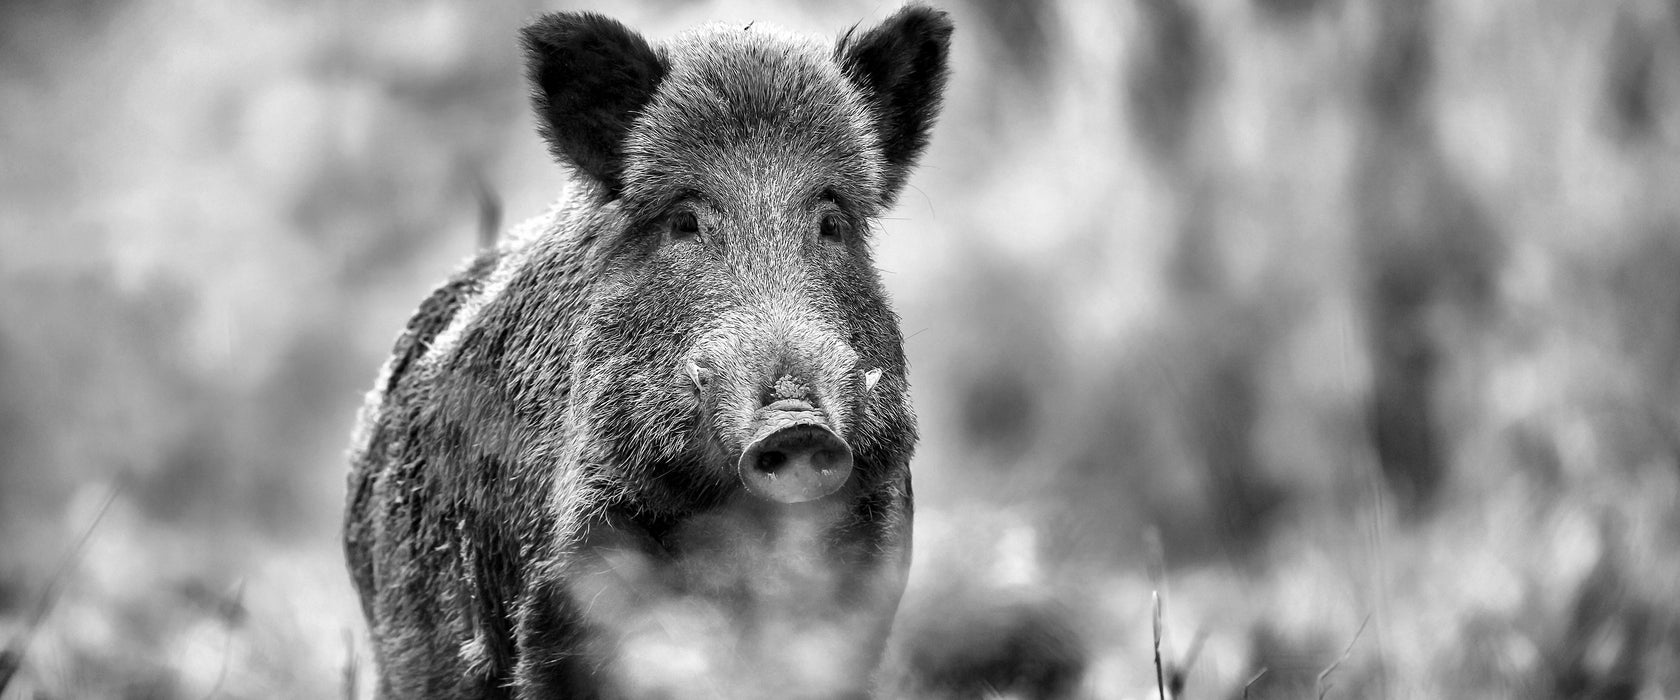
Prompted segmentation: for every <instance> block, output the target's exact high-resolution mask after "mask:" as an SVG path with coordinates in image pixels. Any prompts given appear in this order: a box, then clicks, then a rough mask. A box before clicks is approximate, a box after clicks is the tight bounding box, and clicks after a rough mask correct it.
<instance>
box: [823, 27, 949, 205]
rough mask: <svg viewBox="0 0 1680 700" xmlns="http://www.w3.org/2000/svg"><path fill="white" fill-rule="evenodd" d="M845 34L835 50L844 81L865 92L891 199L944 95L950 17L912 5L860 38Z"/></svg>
mask: <svg viewBox="0 0 1680 700" xmlns="http://www.w3.org/2000/svg"><path fill="white" fill-rule="evenodd" d="M856 32H857V29H856V28H855V27H854V28H853V29H852V31H850V32H847V33H846V35H845V36H843V37H841V38H840V43H839V44H838V45H836V46H835V47H834V56H835V58H836V59H837V60H838V61H839V62H840V67H841V69H842V70H844V71H845V72H846V77H848V78H850V79H851V81H852V83H853V84H855V85H857V86H858V89H860V90H862V91H863V94H864V97H865V98H866V99H867V100H868V103H869V110H870V113H871V116H872V117H873V121H874V123H875V133H876V134H877V135H879V137H880V139H881V150H882V152H883V155H885V156H886V158H887V172H886V173H885V175H886V177H885V178H884V180H885V189H886V192H887V199H888V200H889V201H890V200H892V199H893V198H894V197H896V196H897V194H898V190H899V188H901V187H903V186H904V180H905V178H906V177H907V176H908V175H909V174H910V168H911V167H913V166H915V164H916V159H917V158H919V157H921V155H922V150H923V149H925V148H927V142H928V132H930V131H932V130H933V121H934V118H935V117H937V116H939V103H940V100H941V98H942V96H943V94H944V92H945V76H946V73H947V72H948V71H947V69H946V66H945V60H946V54H947V53H949V49H950V45H951V18H950V17H949V16H948V15H946V14H945V13H944V12H942V11H940V10H935V9H933V8H931V7H923V6H920V5H910V6H907V7H905V8H904V9H902V10H899V11H898V12H896V13H894V14H893V16H891V17H888V18H887V20H886V21H884V22H882V23H881V24H880V26H877V27H875V28H874V29H871V30H869V31H867V32H864V33H863V35H862V36H854V34H856Z"/></svg>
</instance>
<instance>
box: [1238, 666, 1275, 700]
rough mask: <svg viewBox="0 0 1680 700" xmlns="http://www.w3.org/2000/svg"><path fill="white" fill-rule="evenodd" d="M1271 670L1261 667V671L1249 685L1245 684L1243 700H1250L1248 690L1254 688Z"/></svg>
mask: <svg viewBox="0 0 1680 700" xmlns="http://www.w3.org/2000/svg"><path fill="white" fill-rule="evenodd" d="M1269 670H1271V669H1269V668H1266V667H1265V666H1261V667H1260V670H1259V671H1258V672H1256V673H1255V674H1254V676H1252V677H1250V678H1249V679H1248V682H1247V683H1244V684H1243V700H1248V689H1249V688H1252V687H1254V684H1255V683H1257V682H1259V680H1260V677H1261V676H1264V675H1266V672H1267V671H1269Z"/></svg>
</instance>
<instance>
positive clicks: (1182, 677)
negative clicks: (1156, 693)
mask: <svg viewBox="0 0 1680 700" xmlns="http://www.w3.org/2000/svg"><path fill="white" fill-rule="evenodd" d="M1207 638H1208V631H1207V627H1206V626H1205V625H1204V626H1200V627H1197V628H1196V634H1195V635H1194V636H1192V637H1190V648H1189V650H1187V651H1185V652H1184V661H1182V662H1180V663H1176V664H1173V665H1172V666H1173V670H1172V671H1171V672H1169V673H1167V690H1168V691H1169V692H1171V693H1172V696H1173V697H1174V698H1179V697H1183V696H1184V686H1185V684H1186V683H1188V682H1189V679H1190V669H1191V668H1194V667H1195V665H1196V659H1197V657H1200V656H1201V655H1202V645H1203V644H1206V643H1207Z"/></svg>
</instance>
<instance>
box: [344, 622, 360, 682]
mask: <svg viewBox="0 0 1680 700" xmlns="http://www.w3.org/2000/svg"><path fill="white" fill-rule="evenodd" d="M357 660H358V657H357V655H356V635H355V633H353V632H351V631H350V628H349V627H346V628H344V700H356V695H357V694H356V680H357V678H356V670H357V669H356V666H357Z"/></svg>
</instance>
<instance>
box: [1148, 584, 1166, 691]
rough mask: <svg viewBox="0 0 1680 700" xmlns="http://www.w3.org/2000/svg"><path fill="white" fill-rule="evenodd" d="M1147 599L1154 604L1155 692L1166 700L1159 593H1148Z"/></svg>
mask: <svg viewBox="0 0 1680 700" xmlns="http://www.w3.org/2000/svg"><path fill="white" fill-rule="evenodd" d="M1149 598H1150V600H1152V601H1154V604H1155V691H1156V692H1157V693H1159V694H1160V696H1161V700H1167V686H1166V683H1164V682H1163V681H1162V674H1161V592H1160V591H1150V592H1149Z"/></svg>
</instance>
